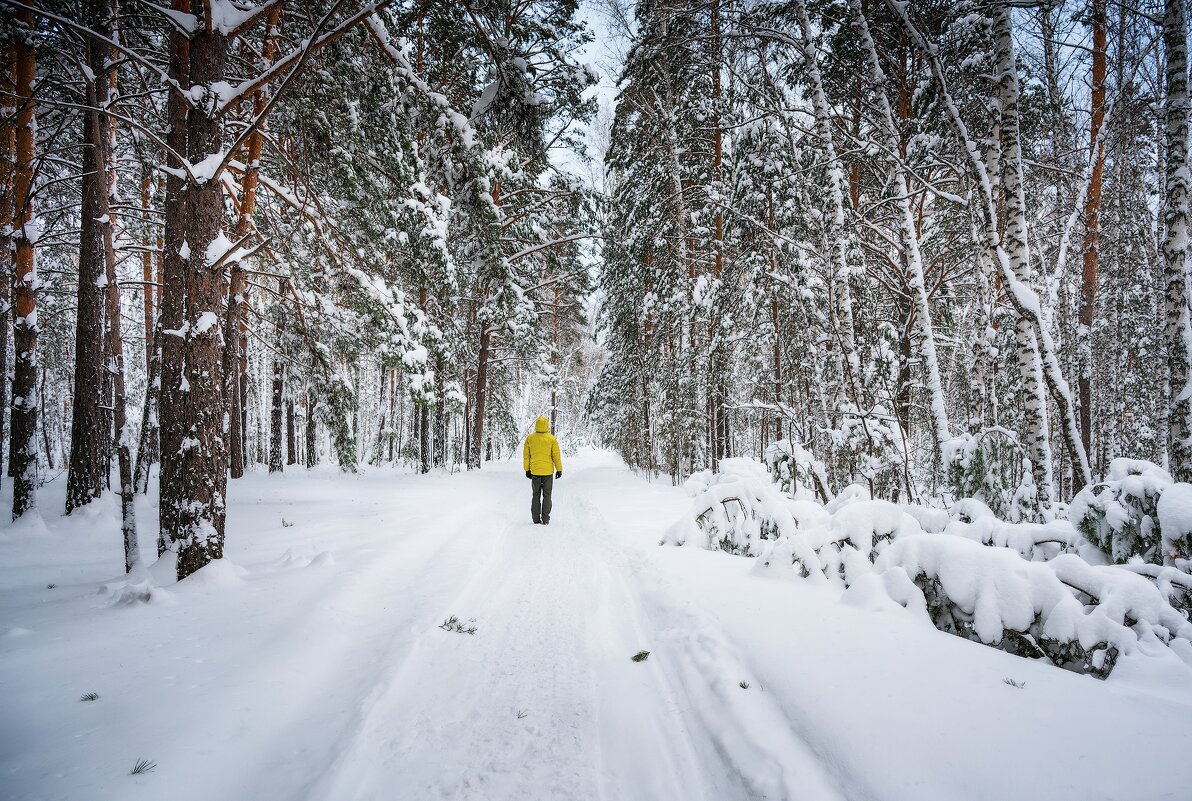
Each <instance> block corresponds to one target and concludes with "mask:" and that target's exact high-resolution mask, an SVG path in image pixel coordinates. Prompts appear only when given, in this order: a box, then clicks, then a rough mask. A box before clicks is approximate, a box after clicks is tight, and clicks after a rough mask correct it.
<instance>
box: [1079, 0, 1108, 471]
mask: <svg viewBox="0 0 1192 801" xmlns="http://www.w3.org/2000/svg"><path fill="white" fill-rule="evenodd" d="M1106 5H1107V0H1093V7H1092V23H1093V87H1092V89H1093V91H1092V106H1091V111H1092V113H1091V115H1090V117H1089V161H1090V163H1091V165H1092V172H1091V175H1090V179H1089V186H1088V192H1087V194H1086V195H1085V199H1084V264H1083V269H1082V271H1081V280H1080V311H1079V314H1078V318H1077V319H1078V322H1079V325H1078V326H1077V328H1076V352H1077V378H1076V382H1077V392H1078V394H1079V400H1080V441H1081V443H1082V444H1083V445H1084V450H1085V452H1086V453H1088V452H1089V451H1090V450H1091V448H1092V445H1091V443H1092V429H1093V426H1092V409H1093V394H1092V372H1093V353H1092V348H1093V344H1092V331H1093V321H1094V316H1095V314H1096V311H1097V258H1098V255H1099V252H1100V248H1101V245H1100V239H1101V232H1100V221H1099V216H1100V213H1101V176H1102V173H1103V171H1104V166H1105V157H1104V154H1105V148H1104V146H1103V144H1102V143H1101V142H1100V141H1098V138H1099V134H1100V132H1101V125H1102V123H1103V122H1104V121H1105V39H1106V28H1107V27H1108V24H1109V20H1108V17H1107V15H1106Z"/></svg>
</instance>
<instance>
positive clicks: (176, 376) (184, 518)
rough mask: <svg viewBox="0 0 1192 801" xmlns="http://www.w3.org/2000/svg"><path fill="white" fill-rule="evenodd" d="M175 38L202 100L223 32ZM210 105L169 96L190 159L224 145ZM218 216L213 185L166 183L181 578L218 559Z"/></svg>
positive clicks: (167, 512) (171, 464)
mask: <svg viewBox="0 0 1192 801" xmlns="http://www.w3.org/2000/svg"><path fill="white" fill-rule="evenodd" d="M187 5H188V3H187V2H186V0H177V2H176V5H175V8H176V9H177V10H179V11H187V10H188V9H187V8H185V6H187ZM179 38H182V39H185V37H180V36H179V35H175V36H174V37H173V39H174V41H173V46H172V47H171V53H170V55H171V74H172V75H174V76H179V75H182V76H185V82H184V83H182V84H181V85H182V86H183V87H190V88H191V96H192V97H194V96H195V95H196V94H198V95H200V96H201V97H204V96H205V97H207V98H210V96H211V94H212V92H213V90H212V88H211V87H212V85H213V84H215V83H218V82H220V81H223V80H224V67H225V62H226V58H227V50H228V39H227V36H226V35H224V34H223V33H222V32H221V31H220V27H219V26H212V29H211V30H210V31H208V30H206V28H205V27H204V26H200V27H199V30H197V31H196V32H195V33H194V35H193V36H192V38H191V39H190V41H189V48H187V47H186V45H185V44H183V43H181V42H179V41H178V39H179ZM188 49H189V53H188V52H187V51H188ZM188 55H189V58H187V56H188ZM184 65H188V66H189V74H187V71H186V66H184ZM213 105H214V104H213V103H212V102H211V101H210V100H205V101H203V102H202V103H200V105H199V107H197V108H192V109H190V111H189V113H187V112H186V110H185V109H184V108H183V106H182V103H181V102H180V101H179V100H178V98H177V92H171V93H170V106H171V108H170V112H169V114H168V116H169V118H170V120H171V123H172V125H173V126H178V128H177V130H181V131H182V135H183V136H185V152H186V158H187V159H188V160H189V161H190V163H191V164H198V163H199V162H201V161H203V160H204V159H207V158H208V157H209V156H211V155H212V154H215V153H219V152H221V151H222V150H223V145H224V142H223V121H222V118H221V117H220V116H219V114H218V112H217V111H216V110H215V109H214V108H213ZM171 166H173V167H174V168H175V169H181V167H182V165H180V164H177V163H173V164H172V165H171ZM172 180H173V179H171V181H172ZM222 220H223V197H222V190H221V186H220V183H219V182H218V181H200V180H197V179H194V178H189V177H188V178H187V179H185V180H179V181H178V182H177V184H176V185H175V186H174V191H172V192H171V191H170V188H169V186H167V192H166V237H165V239H166V247H165V255H166V262H165V272H166V276H165V287H164V291H163V294H162V308H161V317H162V331H163V333H164V334H165V336H164V339H163V344H162V396H161V398H162V402H161V450H162V465H161V504H160V516H161V528H162V532H163V536H164V537H165V538H166V540H167V541H168V542H169V544H170V547H171V548H172V549H175V550H176V552H177V556H178V559H177V565H178V578H179V579H183V578H186V577H187V576H189V575H190V574H192V573H194V572H195V571H196V570H198V569H200V568H202V567H203V566H205V565H207V564H208V563H209V562H211V561H212V560H213V559H219V558H221V557H222V556H223V544H224V518H225V514H226V510H225V498H226V492H227V468H228V453H227V443H226V442H225V440H224V427H223V418H224V415H225V412H226V407H225V405H224V399H223V368H222V357H223V336H222V333H223V332H222V330H221V329H220V326H219V325H218V321H219V319H220V316H221V313H222V311H223V308H222V307H223V301H224V297H225V296H226V294H227V292H226V286H225V282H224V278H223V274H222V271H218V270H215V271H213V270H212V269H211V266H210V265H209V264H208V262H207V252H208V249H209V248H210V246H211V244H212V243H213V242H214V241H215V240H216V238H217V237H218V236H219V235H220V234H221V233H222Z"/></svg>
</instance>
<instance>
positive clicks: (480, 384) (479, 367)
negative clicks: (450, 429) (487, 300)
mask: <svg viewBox="0 0 1192 801" xmlns="http://www.w3.org/2000/svg"><path fill="white" fill-rule="evenodd" d="M491 341H492V328H491V327H490V326H489V324H488V323H487V322H485V321H481V323H480V351H479V358H478V359H477V361H476V391H475V393H474V396H475V400H474V402H473V403H472V441H471V443H470V444H471V448H470V450H469V453H468V468H469V469H471V470H479V469H480V453H481V443H483V442H484V411H485V409H484V407H485V401H486V400H487V394H488V360H489V355H490V353H489V345H490V343H491Z"/></svg>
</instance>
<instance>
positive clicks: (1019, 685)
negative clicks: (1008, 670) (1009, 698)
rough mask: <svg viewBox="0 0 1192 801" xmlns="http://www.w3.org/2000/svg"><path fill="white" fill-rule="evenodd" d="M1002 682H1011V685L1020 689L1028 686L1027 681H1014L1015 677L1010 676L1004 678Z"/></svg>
mask: <svg viewBox="0 0 1192 801" xmlns="http://www.w3.org/2000/svg"><path fill="white" fill-rule="evenodd" d="M1002 684H1009V685H1010V686H1011V687H1017V688H1018V689H1020V690H1021V689H1022V688H1023V687H1025V686H1026V682H1025V681H1014V679H1012V678H1010V677H1009V676H1007V677H1006V678H1004V679H1002Z"/></svg>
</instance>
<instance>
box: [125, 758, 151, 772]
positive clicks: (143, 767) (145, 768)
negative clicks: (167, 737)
mask: <svg viewBox="0 0 1192 801" xmlns="http://www.w3.org/2000/svg"><path fill="white" fill-rule="evenodd" d="M156 768H157V763H156V762H154V761H152V760H150V759H138V760H137V764H135V765H133V766H132V770H130V771H129V772H128V775H129V776H140V775H141V774H143V773H152V772H153V771H154V769H156Z"/></svg>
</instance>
